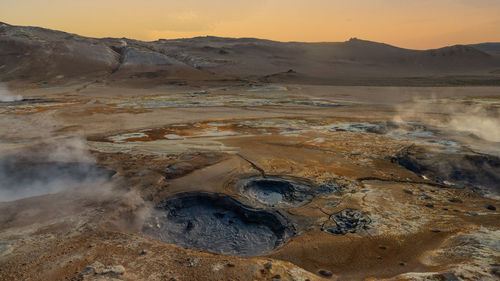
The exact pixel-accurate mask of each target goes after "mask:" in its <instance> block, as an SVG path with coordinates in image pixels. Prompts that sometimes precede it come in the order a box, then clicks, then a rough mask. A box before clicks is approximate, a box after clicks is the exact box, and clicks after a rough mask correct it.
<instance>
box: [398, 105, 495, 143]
mask: <svg viewBox="0 0 500 281" xmlns="http://www.w3.org/2000/svg"><path fill="white" fill-rule="evenodd" d="M394 121H396V122H407V121H422V122H424V123H426V124H429V125H432V126H436V127H440V128H442V129H446V130H453V131H457V132H462V133H467V134H473V135H475V136H476V137H479V138H481V139H483V140H486V141H490V142H500V109H499V108H495V107H486V106H481V105H475V104H463V103H456V102H443V101H442V100H434V99H431V100H418V99H416V100H414V101H413V102H412V103H411V104H406V105H404V106H400V107H399V108H398V113H397V115H396V116H395V117H394Z"/></svg>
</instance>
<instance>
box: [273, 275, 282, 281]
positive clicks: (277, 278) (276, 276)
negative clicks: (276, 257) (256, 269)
mask: <svg viewBox="0 0 500 281" xmlns="http://www.w3.org/2000/svg"><path fill="white" fill-rule="evenodd" d="M273 279H274V280H281V275H279V274H276V275H274V276H273Z"/></svg>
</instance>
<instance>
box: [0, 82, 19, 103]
mask: <svg viewBox="0 0 500 281" xmlns="http://www.w3.org/2000/svg"><path fill="white" fill-rule="evenodd" d="M22 99H23V97H22V96H21V95H15V94H12V93H11V92H10V91H9V89H7V87H5V86H4V85H1V84H0V102H13V101H20V100H22Z"/></svg>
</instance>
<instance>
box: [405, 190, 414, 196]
mask: <svg viewBox="0 0 500 281" xmlns="http://www.w3.org/2000/svg"><path fill="white" fill-rule="evenodd" d="M403 191H404V192H405V193H406V194H410V195H413V191H411V190H409V189H405V190H403Z"/></svg>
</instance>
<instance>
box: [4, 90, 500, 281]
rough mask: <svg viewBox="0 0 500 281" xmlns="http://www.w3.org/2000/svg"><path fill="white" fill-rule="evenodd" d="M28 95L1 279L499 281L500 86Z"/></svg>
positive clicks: (7, 114) (9, 168)
mask: <svg viewBox="0 0 500 281" xmlns="http://www.w3.org/2000/svg"><path fill="white" fill-rule="evenodd" d="M16 94H20V95H22V97H23V99H21V100H14V101H5V102H0V115H1V118H0V128H1V129H0V131H1V132H2V134H1V137H0V143H1V146H0V153H1V154H0V155H1V158H0V159H1V163H0V168H1V170H0V179H2V181H1V182H0V183H2V184H3V185H2V186H0V191H1V193H0V195H1V196H0V201H4V202H0V226H1V227H0V279H1V280H324V279H326V280H498V278H500V273H499V272H500V271H499V270H500V265H499V264H500V242H499V241H500V224H499V221H500V220H499V218H500V214H499V212H498V208H500V204H499V198H500V197H499V192H500V185H499V182H500V146H499V141H500V138H499V135H498V128H499V125H498V124H499V120H500V119H499V118H500V117H499V116H500V115H499V108H500V99H499V97H500V96H499V95H498V88H495V87H461V88H409V87H406V88H405V87H400V88H396V87H387V88H384V87H333V86H307V85H294V84H259V83H243V82H242V83H229V84H228V83H220V85H217V86H196V85H191V86H188V85H168V86H165V85H164V86H161V87H160V86H158V87H152V88H151V87H150V88H142V87H140V88H137V87H126V86H122V87H119V86H109V85H106V83H99V82H96V83H92V84H74V85H71V86H64V87H46V88H33V89H28V88H24V89H22V90H21V89H20V90H18V91H16ZM416 97H418V100H416V99H415V98H416ZM477 118H479V119H477Z"/></svg>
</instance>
